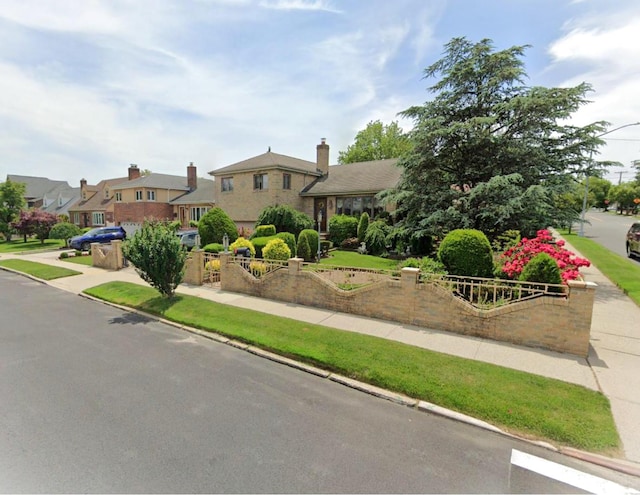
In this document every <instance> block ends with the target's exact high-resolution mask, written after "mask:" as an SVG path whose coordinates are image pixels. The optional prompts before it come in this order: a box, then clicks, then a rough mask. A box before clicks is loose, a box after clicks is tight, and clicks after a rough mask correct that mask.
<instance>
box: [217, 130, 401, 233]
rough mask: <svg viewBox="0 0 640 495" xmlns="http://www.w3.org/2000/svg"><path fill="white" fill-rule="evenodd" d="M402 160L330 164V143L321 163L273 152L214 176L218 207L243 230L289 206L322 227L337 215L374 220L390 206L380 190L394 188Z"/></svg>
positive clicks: (319, 156)
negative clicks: (261, 216)
mask: <svg viewBox="0 0 640 495" xmlns="http://www.w3.org/2000/svg"><path fill="white" fill-rule="evenodd" d="M397 162H398V160H397V159H389V160H377V161H370V162H361V163H349V164H346V165H332V166H329V145H328V144H327V143H326V140H325V139H322V140H321V142H320V144H319V145H317V146H316V161H315V162H309V161H306V160H301V159H299V158H293V157H290V156H286V155H280V154H277V153H273V152H272V151H271V150H270V149H269V150H268V151H267V153H264V154H262V155H258V156H255V157H253V158H249V159H247V160H244V161H241V162H238V163H234V164H233V165H229V166H227V167H223V168H220V169H217V170H214V171H212V172H209V173H210V174H211V175H213V176H214V177H215V182H216V205H217V206H219V207H221V208H222V209H223V210H224V211H225V212H227V214H228V215H229V216H230V217H231V218H232V220H233V221H234V222H235V223H236V225H237V226H238V227H239V228H253V226H254V225H255V223H256V221H257V219H258V216H259V214H260V212H261V211H262V210H263V209H264V208H265V207H267V206H272V205H282V204H287V205H290V206H293V207H294V208H296V209H297V210H299V211H301V212H303V213H306V214H307V215H309V216H311V217H312V218H314V219H315V220H316V221H318V220H320V229H321V230H322V231H325V232H326V230H327V225H328V220H329V219H330V218H331V216H333V215H335V214H337V213H344V214H347V215H359V214H361V213H362V212H364V211H367V212H368V213H369V215H370V216H371V217H372V218H373V217H375V216H376V215H377V214H378V213H380V212H381V211H382V210H383V209H384V208H383V206H382V205H381V204H380V203H379V202H378V201H377V200H376V198H375V195H376V194H377V193H379V192H380V191H383V190H385V189H388V188H390V187H394V186H395V185H396V184H397V183H398V181H399V180H400V176H401V173H402V170H401V169H400V168H399V167H398V166H397Z"/></svg>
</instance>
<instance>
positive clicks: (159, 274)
mask: <svg viewBox="0 0 640 495" xmlns="http://www.w3.org/2000/svg"><path fill="white" fill-rule="evenodd" d="M122 252H123V254H124V256H125V258H127V260H129V262H130V263H131V264H132V265H133V266H134V267H135V268H136V272H138V274H139V275H140V277H142V279H143V280H145V281H146V282H148V283H149V284H150V285H151V286H152V287H154V288H156V289H157V290H158V291H159V292H160V294H162V295H163V296H166V297H172V296H173V295H174V294H175V290H176V287H178V285H180V283H181V282H182V279H183V277H184V267H185V262H186V259H187V252H186V251H185V250H184V249H182V245H181V244H180V239H178V237H177V236H176V235H175V232H174V231H173V229H171V228H170V227H169V226H167V225H165V224H162V223H152V222H145V223H144V225H143V226H142V228H141V229H139V230H138V231H137V232H136V233H135V234H134V235H133V237H131V238H130V239H129V240H126V241H125V242H124V243H123V246H122Z"/></svg>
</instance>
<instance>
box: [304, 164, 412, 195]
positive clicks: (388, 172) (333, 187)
mask: <svg viewBox="0 0 640 495" xmlns="http://www.w3.org/2000/svg"><path fill="white" fill-rule="evenodd" d="M397 164H398V159H397V158H389V159H387V160H375V161H371V162H358V163H347V164H344V165H332V166H331V167H329V174H328V175H325V176H323V177H320V178H319V179H317V180H315V181H314V182H312V183H311V184H309V185H308V186H307V187H306V188H304V189H303V190H302V192H301V193H300V195H301V196H328V195H344V194H356V193H358V194H363V193H373V194H377V193H379V192H380V191H384V190H385V189H389V188H391V187H394V186H395V185H396V184H397V183H398V181H399V180H400V176H401V175H402V169H401V168H400V167H398V165H397Z"/></svg>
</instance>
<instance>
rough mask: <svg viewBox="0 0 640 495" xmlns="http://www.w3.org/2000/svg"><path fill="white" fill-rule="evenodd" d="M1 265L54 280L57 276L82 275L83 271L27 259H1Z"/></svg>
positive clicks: (40, 277)
mask: <svg viewBox="0 0 640 495" xmlns="http://www.w3.org/2000/svg"><path fill="white" fill-rule="evenodd" d="M0 266H5V267H7V268H11V269H13V270H17V271H19V272H23V273H28V274H29V275H33V276H34V277H37V278H39V279H42V280H53V279H55V278H62V277H70V276H72V275H80V274H81V272H77V271H75V270H69V269H68V268H61V267H58V266H51V265H45V264H43V263H37V262H35V261H25V260H18V259H10V260H0Z"/></svg>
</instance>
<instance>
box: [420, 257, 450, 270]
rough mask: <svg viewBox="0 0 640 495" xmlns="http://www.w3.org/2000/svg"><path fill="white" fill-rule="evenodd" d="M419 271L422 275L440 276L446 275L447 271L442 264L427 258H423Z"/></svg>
mask: <svg viewBox="0 0 640 495" xmlns="http://www.w3.org/2000/svg"><path fill="white" fill-rule="evenodd" d="M420 270H421V271H422V272H423V273H437V274H442V275H446V274H447V269H446V268H445V266H444V265H443V264H442V262H440V261H438V260H436V259H433V258H430V257H428V256H425V257H424V258H422V260H421V261H420Z"/></svg>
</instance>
